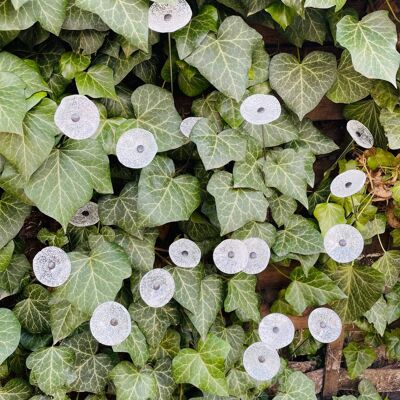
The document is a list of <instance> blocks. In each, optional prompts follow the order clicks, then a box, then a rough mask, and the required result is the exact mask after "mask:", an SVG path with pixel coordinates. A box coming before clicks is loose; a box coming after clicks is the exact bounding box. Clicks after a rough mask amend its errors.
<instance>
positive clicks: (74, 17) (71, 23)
mask: <svg viewBox="0 0 400 400" xmlns="http://www.w3.org/2000/svg"><path fill="white" fill-rule="evenodd" d="M63 29H65V30H67V29H68V30H72V31H81V30H88V31H89V30H94V29H95V30H97V31H108V29H109V28H108V26H107V25H106V24H105V23H104V22H103V21H102V20H101V18H100V17H99V16H98V15H96V14H93V13H91V12H89V11H85V10H83V9H81V8H79V7H77V6H76V5H75V0H72V1H70V2H69V4H68V6H67V16H66V18H65V20H64V24H63Z"/></svg>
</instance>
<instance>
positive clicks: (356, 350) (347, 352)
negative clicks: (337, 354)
mask: <svg viewBox="0 0 400 400" xmlns="http://www.w3.org/2000/svg"><path fill="white" fill-rule="evenodd" d="M343 355H344V358H345V359H346V366H347V371H348V373H349V377H350V379H355V378H357V377H358V376H360V375H361V374H362V373H363V372H364V370H365V369H367V368H368V367H369V366H370V365H371V364H372V363H373V362H374V361H375V360H376V358H377V355H376V353H375V350H374V349H372V348H371V347H369V346H367V345H365V344H359V343H355V342H351V343H349V344H348V345H347V346H346V347H345V348H344V349H343Z"/></svg>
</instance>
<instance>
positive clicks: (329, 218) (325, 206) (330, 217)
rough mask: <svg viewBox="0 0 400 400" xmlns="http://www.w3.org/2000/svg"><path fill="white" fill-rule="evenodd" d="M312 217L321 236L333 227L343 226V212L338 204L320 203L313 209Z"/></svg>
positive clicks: (344, 220)
mask: <svg viewBox="0 0 400 400" xmlns="http://www.w3.org/2000/svg"><path fill="white" fill-rule="evenodd" d="M314 217H315V218H316V219H317V221H318V223H319V229H320V230H321V233H322V236H325V233H326V232H327V231H328V230H329V229H330V228H332V226H334V225H339V224H345V223H346V218H345V210H344V208H343V207H342V206H341V205H340V204H335V203H321V204H318V205H317V206H316V207H315V210H314Z"/></svg>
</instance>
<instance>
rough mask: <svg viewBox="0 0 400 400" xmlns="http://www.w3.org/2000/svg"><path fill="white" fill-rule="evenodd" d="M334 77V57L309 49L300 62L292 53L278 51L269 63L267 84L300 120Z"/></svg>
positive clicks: (314, 104)
mask: <svg viewBox="0 0 400 400" xmlns="http://www.w3.org/2000/svg"><path fill="white" fill-rule="evenodd" d="M335 78H336V57H335V56H334V55H333V54H331V53H325V52H322V51H313V52H311V53H309V54H308V55H307V56H306V57H304V59H303V60H302V61H299V60H298V59H297V58H296V57H295V56H294V55H291V54H287V53H280V54H277V55H276V56H274V57H273V58H272V60H271V64H270V78H269V79H270V83H271V87H272V89H274V90H275V91H276V92H277V93H278V94H279V96H280V97H282V99H283V101H284V102H285V104H286V105H287V106H288V107H289V108H290V109H291V110H293V111H294V112H295V113H296V114H297V115H298V117H299V119H300V120H302V119H303V117H304V116H305V115H306V114H307V113H308V112H310V111H311V110H313V109H314V108H315V107H316V106H317V105H318V104H319V102H320V101H321V99H322V97H323V96H324V94H325V93H326V92H327V91H328V90H329V89H330V87H331V86H332V84H333V83H334V81H335Z"/></svg>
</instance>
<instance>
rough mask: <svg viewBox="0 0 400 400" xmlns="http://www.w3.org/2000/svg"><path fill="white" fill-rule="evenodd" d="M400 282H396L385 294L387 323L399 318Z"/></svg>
mask: <svg viewBox="0 0 400 400" xmlns="http://www.w3.org/2000/svg"><path fill="white" fill-rule="evenodd" d="M399 300H400V284H396V285H395V286H394V287H393V289H392V291H391V292H390V293H387V294H386V301H387V307H386V317H387V323H388V324H391V323H392V322H394V321H396V320H397V319H399V318H400V301H399Z"/></svg>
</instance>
